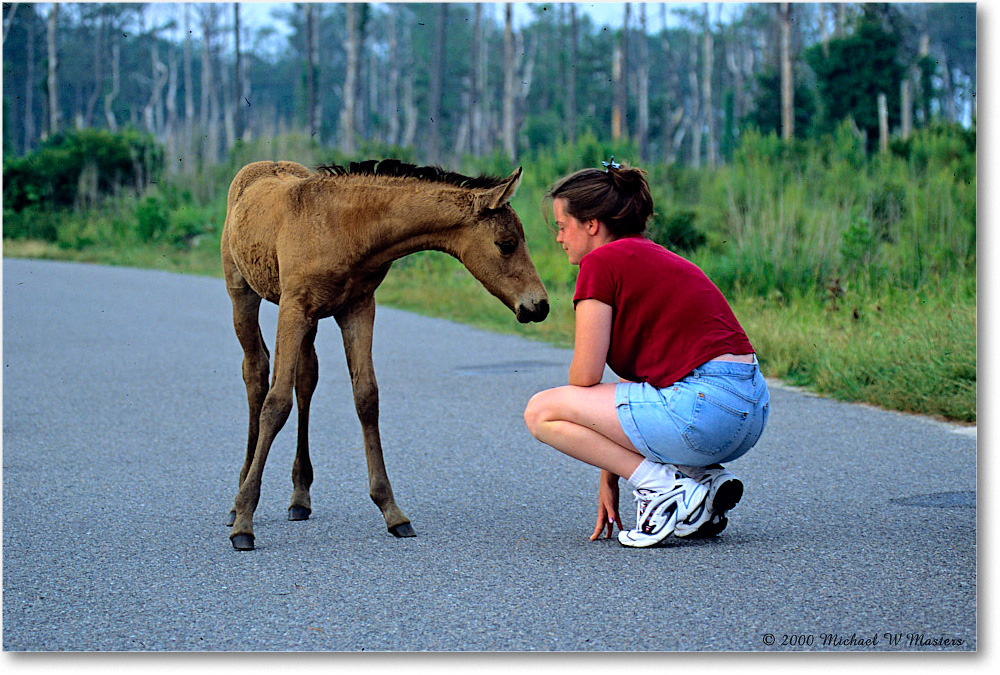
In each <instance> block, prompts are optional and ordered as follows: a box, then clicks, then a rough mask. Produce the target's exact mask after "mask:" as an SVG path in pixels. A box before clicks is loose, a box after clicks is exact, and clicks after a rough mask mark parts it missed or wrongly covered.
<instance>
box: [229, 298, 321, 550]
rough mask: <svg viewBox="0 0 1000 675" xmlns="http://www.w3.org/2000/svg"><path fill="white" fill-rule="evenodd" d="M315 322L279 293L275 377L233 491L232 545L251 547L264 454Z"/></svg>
mask: <svg viewBox="0 0 1000 675" xmlns="http://www.w3.org/2000/svg"><path fill="white" fill-rule="evenodd" d="M315 328H316V322H315V321H312V320H310V319H309V318H307V317H306V315H305V312H304V311H303V308H302V307H301V306H299V304H298V303H297V302H296V301H295V300H286V299H285V298H284V297H282V299H281V302H280V303H279V304H278V337H277V339H276V340H275V346H274V379H273V381H272V382H271V388H270V390H269V391H268V392H267V396H265V397H264V405H263V406H262V407H261V411H260V430H259V436H258V438H257V447H256V449H255V450H254V454H253V461H252V462H251V463H250V468H249V469H248V470H247V473H246V476H245V477H244V479H243V482H242V483H241V484H240V490H239V492H238V493H237V494H236V505H235V506H236V519H235V521H234V522H233V529H232V532H231V533H230V535H229V539H230V541H232V543H233V548H236V549H238V550H251V549H253V547H254V534H253V513H254V511H255V510H256V509H257V502H258V501H259V500H260V483H261V478H262V477H263V473H264V464H266V463H267V454H268V452H270V450H271V444H272V443H273V442H274V438H275V436H277V435H278V432H279V431H280V430H281V428H282V427H283V426H284V424H285V422H286V421H287V420H288V415H289V414H290V413H291V411H292V395H293V389H294V387H295V374H296V363H297V362H298V358H299V351H300V350H301V348H302V341H303V340H304V339H305V337H306V335H308V334H309V333H310V332H311V331H312V330H315Z"/></svg>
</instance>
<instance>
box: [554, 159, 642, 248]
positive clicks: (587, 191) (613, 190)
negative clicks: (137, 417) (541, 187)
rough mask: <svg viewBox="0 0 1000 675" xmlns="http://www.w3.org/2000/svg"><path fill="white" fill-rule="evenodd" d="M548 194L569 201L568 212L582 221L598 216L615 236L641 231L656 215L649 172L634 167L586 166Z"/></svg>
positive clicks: (567, 203)
mask: <svg viewBox="0 0 1000 675" xmlns="http://www.w3.org/2000/svg"><path fill="white" fill-rule="evenodd" d="M547 196H548V197H550V198H552V199H564V200H566V211H567V213H569V214H570V215H571V216H573V217H574V218H576V219H577V220H579V221H581V222H586V221H588V220H591V219H596V220H599V221H601V222H602V223H604V224H605V225H606V226H607V228H608V230H609V231H610V232H611V234H612V235H614V236H615V237H624V236H626V235H630V234H640V233H641V232H643V231H644V230H645V229H646V221H647V220H649V218H650V216H652V215H653V197H652V195H650V193H649V184H648V183H647V182H646V172H645V171H643V170H642V169H636V168H632V167H621V168H614V167H610V168H608V170H607V171H601V170H600V169H583V170H581V171H577V172H576V173H574V174H571V175H569V176H566V177H565V178H563V179H561V180H559V181H558V182H556V184H555V185H553V186H552V187H551V188H549V191H548V194H547Z"/></svg>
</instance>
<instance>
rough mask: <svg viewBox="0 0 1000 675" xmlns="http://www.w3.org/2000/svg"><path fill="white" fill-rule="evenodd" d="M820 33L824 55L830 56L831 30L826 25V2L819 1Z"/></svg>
mask: <svg viewBox="0 0 1000 675" xmlns="http://www.w3.org/2000/svg"><path fill="white" fill-rule="evenodd" d="M819 34H820V42H821V43H822V45H823V56H825V57H826V58H830V31H829V29H828V28H827V25H826V3H825V2H821V3H819Z"/></svg>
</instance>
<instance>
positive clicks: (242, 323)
mask: <svg viewBox="0 0 1000 675" xmlns="http://www.w3.org/2000/svg"><path fill="white" fill-rule="evenodd" d="M226 271H227V280H228V282H229V283H228V290H229V296H230V298H231V299H232V301H233V326H234V328H235V329H236V337H237V338H238V339H239V341H240V346H242V347H243V382H244V384H246V389H247V404H248V408H249V423H248V425H247V448H246V455H245V457H244V459H243V468H242V469H241V470H240V485H242V484H243V479H244V478H246V475H247V471H249V470H250V463H251V462H252V461H253V455H254V451H255V450H256V448H257V437H258V435H259V431H260V410H261V407H262V406H263V405H264V397H265V396H266V395H267V389H268V377H269V375H270V372H269V371H270V359H271V355H270V354H269V353H268V351H267V345H266V344H264V336H263V335H262V334H261V332H260V324H259V323H258V314H259V310H260V302H261V299H260V296H259V295H257V294H256V293H255V292H254V291H253V289H251V288H250V286H249V285H248V284H247V283H246V281H244V280H243V277H242V276H241V275H240V274H239V272H238V271H235V268H232V269H227V270H226ZM235 519H236V510H235V509H234V510H233V511H231V512H230V513H229V520H228V522H227V525H230V526H231V525H232V524H233V521H235Z"/></svg>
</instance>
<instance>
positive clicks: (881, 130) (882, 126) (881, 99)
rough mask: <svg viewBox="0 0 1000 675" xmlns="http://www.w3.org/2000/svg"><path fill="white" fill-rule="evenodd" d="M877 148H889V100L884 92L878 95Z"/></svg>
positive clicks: (883, 150) (886, 149)
mask: <svg viewBox="0 0 1000 675" xmlns="http://www.w3.org/2000/svg"><path fill="white" fill-rule="evenodd" d="M878 149H879V152H888V150H889V102H888V100H887V98H886V95H885V94H884V93H881V92H879V95H878Z"/></svg>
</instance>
